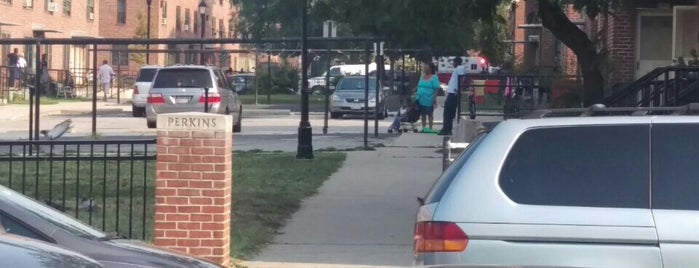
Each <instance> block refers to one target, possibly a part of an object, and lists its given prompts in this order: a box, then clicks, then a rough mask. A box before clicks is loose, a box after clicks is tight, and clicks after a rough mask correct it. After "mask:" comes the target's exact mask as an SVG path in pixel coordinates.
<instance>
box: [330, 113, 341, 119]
mask: <svg viewBox="0 0 699 268" xmlns="http://www.w3.org/2000/svg"><path fill="white" fill-rule="evenodd" d="M330 118H332V119H339V118H342V114H341V113H330Z"/></svg>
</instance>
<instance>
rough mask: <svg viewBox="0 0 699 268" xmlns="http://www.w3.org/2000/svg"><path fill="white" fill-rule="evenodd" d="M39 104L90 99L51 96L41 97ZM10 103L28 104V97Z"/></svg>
mask: <svg viewBox="0 0 699 268" xmlns="http://www.w3.org/2000/svg"><path fill="white" fill-rule="evenodd" d="M40 100H41V104H43V105H53V104H59V103H63V102H83V101H90V99H86V98H61V99H57V98H51V97H41V99H40ZM10 104H29V100H28V99H14V100H12V101H11V102H10Z"/></svg>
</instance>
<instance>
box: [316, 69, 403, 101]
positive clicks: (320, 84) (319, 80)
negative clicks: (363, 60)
mask: <svg viewBox="0 0 699 268" xmlns="http://www.w3.org/2000/svg"><path fill="white" fill-rule="evenodd" d="M390 68H391V67H390V65H385V66H384V70H388V69H390ZM365 71H366V66H365V65H364V64H344V65H335V66H332V67H330V70H329V72H330V81H332V80H333V79H335V78H336V77H338V76H347V75H364V72H365ZM373 71H376V63H371V64H369V73H371V72H373ZM327 75H328V72H327V71H326V72H325V73H323V75H321V76H317V77H313V78H309V79H308V88H309V89H310V90H311V93H313V94H321V93H322V92H323V89H324V88H325V77H326V76H327Z"/></svg>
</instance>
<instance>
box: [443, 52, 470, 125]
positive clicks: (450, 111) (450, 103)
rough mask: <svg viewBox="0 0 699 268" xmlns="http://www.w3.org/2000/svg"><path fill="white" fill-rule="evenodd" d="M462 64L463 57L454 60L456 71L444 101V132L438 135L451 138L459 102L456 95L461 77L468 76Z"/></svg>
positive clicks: (453, 73) (452, 74)
mask: <svg viewBox="0 0 699 268" xmlns="http://www.w3.org/2000/svg"><path fill="white" fill-rule="evenodd" d="M462 63H463V60H462V59H461V57H456V58H454V61H453V64H454V71H453V72H452V73H451V78H449V84H448V85H447V92H446V94H447V99H446V100H445V101H444V125H442V130H440V131H439V133H437V134H438V135H443V136H451V131H452V128H453V124H454V118H455V117H456V106H457V104H458V103H457V102H458V101H459V100H458V98H457V94H456V93H457V90H459V89H458V87H459V76H461V75H465V74H466V70H465V69H464V66H463V65H461V64H462Z"/></svg>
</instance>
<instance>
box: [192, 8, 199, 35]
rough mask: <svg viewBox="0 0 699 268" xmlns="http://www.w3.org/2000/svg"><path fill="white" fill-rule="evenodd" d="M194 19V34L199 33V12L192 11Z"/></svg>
mask: <svg viewBox="0 0 699 268" xmlns="http://www.w3.org/2000/svg"><path fill="white" fill-rule="evenodd" d="M192 17H193V18H194V25H193V26H192V27H194V32H195V33H199V13H197V11H196V10H195V11H192Z"/></svg>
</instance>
